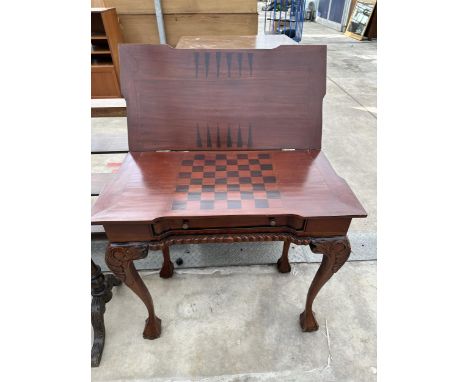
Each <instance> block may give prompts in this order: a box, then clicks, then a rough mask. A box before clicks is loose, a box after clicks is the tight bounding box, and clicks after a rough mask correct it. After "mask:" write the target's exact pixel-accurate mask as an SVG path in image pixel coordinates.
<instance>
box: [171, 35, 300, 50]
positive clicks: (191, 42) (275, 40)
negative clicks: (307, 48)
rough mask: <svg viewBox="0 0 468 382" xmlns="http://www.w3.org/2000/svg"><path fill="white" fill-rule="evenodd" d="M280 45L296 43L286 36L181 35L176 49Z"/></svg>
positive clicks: (251, 47) (243, 47) (275, 46)
mask: <svg viewBox="0 0 468 382" xmlns="http://www.w3.org/2000/svg"><path fill="white" fill-rule="evenodd" d="M280 45H297V42H296V41H294V40H292V39H290V38H289V37H288V36H285V35H284V34H282V35H257V36H183V37H181V38H180V39H179V42H178V43H177V46H176V48H177V49H273V48H277V47H278V46H280Z"/></svg>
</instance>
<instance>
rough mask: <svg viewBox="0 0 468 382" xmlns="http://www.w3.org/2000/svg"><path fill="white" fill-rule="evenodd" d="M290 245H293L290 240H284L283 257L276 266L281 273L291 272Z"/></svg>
mask: <svg viewBox="0 0 468 382" xmlns="http://www.w3.org/2000/svg"><path fill="white" fill-rule="evenodd" d="M290 245H291V242H290V241H289V240H285V241H284V245H283V253H282V255H281V257H280V258H279V259H278V262H277V263H276V266H277V267H278V271H279V272H280V273H288V272H291V265H290V264H289V259H288V254H289V247H290Z"/></svg>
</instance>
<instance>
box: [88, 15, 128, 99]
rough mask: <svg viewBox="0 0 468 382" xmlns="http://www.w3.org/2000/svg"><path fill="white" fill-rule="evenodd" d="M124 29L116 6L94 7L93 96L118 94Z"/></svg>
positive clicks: (92, 35)
mask: <svg viewBox="0 0 468 382" xmlns="http://www.w3.org/2000/svg"><path fill="white" fill-rule="evenodd" d="M122 42H123V40H122V33H121V31H120V26H119V22H118V20H117V13H116V11H115V8H92V9H91V98H118V97H121V93H120V81H119V74H120V65H119V52H118V44H119V43H122Z"/></svg>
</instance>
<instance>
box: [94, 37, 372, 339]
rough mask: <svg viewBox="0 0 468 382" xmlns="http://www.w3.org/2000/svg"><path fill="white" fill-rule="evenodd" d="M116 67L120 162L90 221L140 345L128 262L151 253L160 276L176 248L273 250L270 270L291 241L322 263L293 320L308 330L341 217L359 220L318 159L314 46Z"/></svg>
mask: <svg viewBox="0 0 468 382" xmlns="http://www.w3.org/2000/svg"><path fill="white" fill-rule="evenodd" d="M120 59H121V70H122V72H121V87H122V92H123V95H124V97H125V99H126V102H127V119H128V140H129V149H130V150H129V151H130V152H129V153H128V155H127V157H126V159H125V160H124V162H123V164H122V166H121V168H120V170H119V172H118V174H117V175H116V177H114V178H113V180H112V181H111V182H110V183H109V184H108V185H107V186H106V187H105V188H104V189H103V190H102V192H101V194H100V196H99V198H98V200H97V201H96V203H95V204H94V207H93V211H92V218H91V221H92V224H102V225H103V226H104V229H105V232H106V235H107V237H108V239H109V241H110V243H109V245H108V248H107V251H106V263H107V265H108V267H109V269H111V271H112V272H113V273H114V274H115V276H116V277H117V278H118V279H120V280H122V281H123V282H124V283H125V284H126V285H127V286H128V287H129V288H130V289H131V290H132V291H133V292H135V294H136V295H137V296H138V297H139V298H140V299H141V300H142V302H143V303H144V304H145V306H146V308H147V310H148V318H147V320H146V323H145V327H144V331H143V337H144V338H147V339H155V338H157V337H159V336H160V334H161V320H160V319H159V318H158V317H157V316H156V314H155V309H154V305H153V299H152V296H151V295H150V293H149V291H148V289H147V288H146V286H145V284H144V282H143V280H142V279H141V277H140V276H139V274H138V272H137V271H136V269H135V266H134V263H133V262H134V261H135V260H138V259H142V258H144V257H146V256H147V255H148V251H149V250H159V249H161V250H162V253H163V258H164V261H163V266H162V268H161V271H160V276H161V277H163V278H170V277H172V276H173V269H174V267H173V264H172V262H171V260H170V246H171V245H173V244H188V243H232V242H243V241H273V240H275V241H283V242H284V247H283V252H282V254H281V256H280V257H279V259H278V264H277V266H278V270H279V271H280V272H289V271H290V270H291V267H290V264H289V261H288V249H289V246H290V244H291V243H296V244H302V245H310V248H311V249H312V251H313V252H316V253H322V254H323V259H322V263H321V265H320V268H319V270H318V271H317V274H316V275H315V277H314V279H313V281H312V283H311V286H310V288H309V291H308V293H307V297H306V302H305V309H304V311H303V312H302V313H301V314H300V325H301V327H302V330H303V331H315V330H317V329H318V324H317V321H316V319H315V317H314V313H313V312H312V303H313V301H314V299H315V297H316V296H317V293H318V292H319V290H320V289H321V288H322V286H323V285H324V284H325V283H326V282H327V281H328V280H329V279H330V277H331V276H332V275H333V274H334V273H335V272H337V271H338V270H339V269H340V267H341V266H342V265H343V264H344V263H345V261H346V260H347V259H348V257H349V255H350V251H351V248H350V244H349V241H348V239H347V236H346V235H347V231H348V228H349V226H350V223H351V220H352V218H360V217H365V216H366V212H365V211H364V209H363V207H362V206H361V204H360V203H359V201H358V200H357V198H356V196H355V195H354V194H353V192H352V191H351V189H350V188H349V186H348V185H347V183H346V182H345V181H344V180H343V179H342V178H340V177H339V176H338V175H337V174H336V173H335V171H334V170H333V168H332V166H331V165H330V163H329V161H328V160H327V158H326V156H325V154H324V153H323V152H322V151H321V135H322V101H323V97H324V95H325V90H326V46H318V45H315V46H300V45H297V46H294V45H292V46H280V47H277V48H275V49H247V48H242V49H228V48H226V49H221V48H220V49H204V48H198V47H197V48H196V49H173V48H170V47H168V46H164V45H122V46H121V47H120ZM207 293H209V291H207Z"/></svg>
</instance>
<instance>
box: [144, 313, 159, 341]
mask: <svg viewBox="0 0 468 382" xmlns="http://www.w3.org/2000/svg"><path fill="white" fill-rule="evenodd" d="M160 336H161V319H160V318H158V317H154V318H153V319H151V318H150V317H148V318H147V319H146V324H145V330H143V338H144V339H146V340H155V339H156V338H159V337H160Z"/></svg>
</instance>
